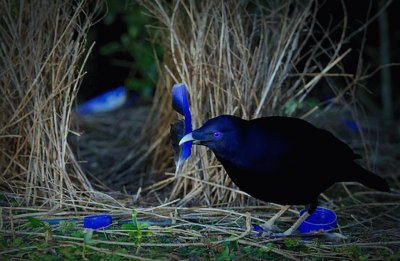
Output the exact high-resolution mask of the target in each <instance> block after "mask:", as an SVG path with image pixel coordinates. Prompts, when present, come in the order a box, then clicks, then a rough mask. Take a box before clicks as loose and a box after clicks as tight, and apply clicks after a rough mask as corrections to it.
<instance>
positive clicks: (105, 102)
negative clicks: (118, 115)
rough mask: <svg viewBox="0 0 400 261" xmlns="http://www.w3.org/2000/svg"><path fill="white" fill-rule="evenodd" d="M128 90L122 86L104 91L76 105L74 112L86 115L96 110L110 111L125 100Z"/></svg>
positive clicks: (118, 106)
mask: <svg viewBox="0 0 400 261" xmlns="http://www.w3.org/2000/svg"><path fill="white" fill-rule="evenodd" d="M127 97H128V90H127V89H126V88H125V87H124V86H120V87H118V88H115V89H112V90H110V91H107V92H104V93H102V94H100V95H98V96H96V97H94V98H92V99H90V100H88V101H86V102H84V103H82V104H80V105H79V106H78V108H77V109H76V113H78V114H81V115H88V114H92V113H96V112H105V111H112V110H115V109H118V108H120V107H121V106H122V105H124V103H125V102H126V100H127Z"/></svg>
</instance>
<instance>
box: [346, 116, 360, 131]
mask: <svg viewBox="0 0 400 261" xmlns="http://www.w3.org/2000/svg"><path fill="white" fill-rule="evenodd" d="M342 122H343V124H344V125H345V126H346V127H347V128H348V129H350V130H352V131H353V132H359V131H360V127H359V125H358V124H357V122H355V121H353V120H350V119H346V120H343V121H342Z"/></svg>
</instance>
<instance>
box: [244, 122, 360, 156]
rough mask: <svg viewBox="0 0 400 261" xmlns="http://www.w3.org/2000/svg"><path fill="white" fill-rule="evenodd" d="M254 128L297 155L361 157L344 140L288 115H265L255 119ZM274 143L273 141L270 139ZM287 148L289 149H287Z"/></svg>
mask: <svg viewBox="0 0 400 261" xmlns="http://www.w3.org/2000/svg"><path fill="white" fill-rule="evenodd" d="M250 122H254V124H253V126H254V128H259V129H261V131H262V132H265V133H268V134H269V135H267V136H270V137H271V139H278V140H279V141H277V142H282V143H283V144H286V146H287V147H289V148H291V151H293V153H296V154H297V155H299V154H300V153H301V152H303V153H302V154H303V155H306V154H308V156H312V157H313V158H315V159H316V160H317V159H324V158H327V157H334V158H340V159H348V160H354V159H358V158H361V156H360V155H358V154H355V153H354V152H353V150H352V149H351V148H350V147H349V146H348V145H347V144H346V143H344V142H342V141H341V140H339V139H338V138H336V137H335V136H334V135H333V134H332V133H331V132H329V131H326V130H323V129H320V128H317V127H315V126H314V125H312V124H311V123H309V122H307V121H304V120H301V119H297V118H289V117H265V118H260V119H256V120H252V121H250ZM271 142H272V143H274V141H273V140H272V141H271ZM287 150H289V149H287Z"/></svg>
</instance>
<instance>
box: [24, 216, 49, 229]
mask: <svg viewBox="0 0 400 261" xmlns="http://www.w3.org/2000/svg"><path fill="white" fill-rule="evenodd" d="M28 221H29V222H30V225H31V227H33V228H36V227H45V226H46V224H45V223H44V222H43V221H41V220H39V219H37V218H34V217H28Z"/></svg>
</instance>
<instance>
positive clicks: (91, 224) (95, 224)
mask: <svg viewBox="0 0 400 261" xmlns="http://www.w3.org/2000/svg"><path fill="white" fill-rule="evenodd" d="M111 224H112V216H111V215H92V216H86V217H84V218H83V227H84V228H92V229H99V228H103V227H106V226H109V225H111Z"/></svg>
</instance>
